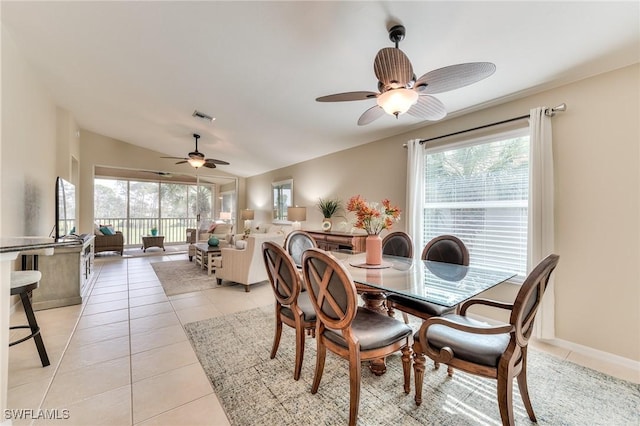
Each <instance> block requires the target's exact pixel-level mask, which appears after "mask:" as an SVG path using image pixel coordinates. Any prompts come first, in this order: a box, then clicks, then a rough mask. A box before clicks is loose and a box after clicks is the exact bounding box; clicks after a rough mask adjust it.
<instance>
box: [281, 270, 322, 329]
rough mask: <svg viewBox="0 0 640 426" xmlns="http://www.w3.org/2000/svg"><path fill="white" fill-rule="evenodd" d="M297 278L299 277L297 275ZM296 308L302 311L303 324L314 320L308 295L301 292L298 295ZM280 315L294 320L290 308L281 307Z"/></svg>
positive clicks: (313, 310)
mask: <svg viewBox="0 0 640 426" xmlns="http://www.w3.org/2000/svg"><path fill="white" fill-rule="evenodd" d="M298 276H299V275H298ZM298 308H300V310H301V311H302V320H303V321H305V322H313V321H315V320H316V311H315V309H313V304H312V303H311V300H310V299H309V294H308V293H307V292H305V291H301V292H300V294H299V295H298ZM280 313H281V314H282V315H284V316H285V317H287V318H289V319H291V320H294V315H293V311H292V310H291V307H290V306H282V307H281V310H280Z"/></svg>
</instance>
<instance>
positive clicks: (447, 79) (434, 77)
mask: <svg viewBox="0 0 640 426" xmlns="http://www.w3.org/2000/svg"><path fill="white" fill-rule="evenodd" d="M494 72H496V66H495V64H493V63H491V62H469V63H466V64H457V65H450V66H448V67H444V68H438V69H437V70H433V71H429V72H428V73H426V74H425V75H423V76H422V77H420V78H419V79H418V80H417V81H416V84H415V86H414V87H415V89H416V90H417V91H418V92H419V93H424V94H434V93H442V92H448V91H449V90H455V89H459V88H460V87H464V86H468V85H470V84H473V83H476V82H478V81H480V80H483V79H485V78H487V77H489V76H490V75H491V74H493V73H494Z"/></svg>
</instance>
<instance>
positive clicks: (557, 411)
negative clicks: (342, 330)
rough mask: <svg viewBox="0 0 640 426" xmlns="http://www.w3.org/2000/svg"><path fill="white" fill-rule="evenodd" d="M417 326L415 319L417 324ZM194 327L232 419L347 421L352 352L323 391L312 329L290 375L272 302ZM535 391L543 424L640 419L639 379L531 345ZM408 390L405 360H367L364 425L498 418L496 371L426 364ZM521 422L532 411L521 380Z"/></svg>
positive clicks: (194, 340)
mask: <svg viewBox="0 0 640 426" xmlns="http://www.w3.org/2000/svg"><path fill="white" fill-rule="evenodd" d="M414 326H415V325H414ZM185 329H186V331H187V335H188V336H189V339H190V340H191V344H192V345H193V347H194V348H195V350H196V354H197V356H198V358H199V360H200V363H201V364H202V366H203V368H204V370H205V372H206V373H207V376H208V377H209V380H210V381H211V383H212V385H213V387H214V389H215V392H216V395H218V398H219V399H220V401H221V403H222V404H223V406H224V409H225V411H226V413H227V416H228V417H229V419H230V421H231V424H233V425H256V424H268V425H302V424H310V425H320V424H322V425H346V424H347V423H348V413H349V374H348V364H347V362H346V361H345V360H343V359H341V358H339V357H337V356H335V355H333V354H331V353H329V352H327V360H326V364H325V370H324V374H323V377H322V381H321V383H320V388H319V390H318V393H317V394H315V395H312V394H311V392H310V389H311V383H312V381H313V373H314V368H315V352H316V351H315V340H314V339H311V338H307V339H306V346H305V358H304V362H303V368H302V375H301V377H300V380H299V381H295V380H293V365H294V358H295V353H294V347H295V346H294V345H295V344H294V337H295V334H294V332H293V330H292V329H291V328H289V327H286V326H285V327H284V329H283V334H282V339H281V341H280V348H279V349H278V354H277V356H276V358H275V359H270V358H269V354H270V351H271V345H272V339H273V331H274V319H273V308H272V307H271V306H269V307H265V308H258V309H252V310H249V311H243V312H239V313H236V314H233V315H226V316H223V317H217V318H211V319H207V320H203V321H198V322H194V323H189V324H186V325H185ZM528 373H529V374H528V379H529V391H530V393H531V399H532V404H533V407H534V410H535V412H536V416H537V418H538V424H540V425H560V424H562V425H587V424H588V425H618V426H620V425H638V424H639V422H640V414H639V413H640V411H639V410H640V386H639V385H636V384H633V383H630V382H626V381H623V380H618V379H616V378H613V377H610V376H607V375H605V374H602V373H599V372H597V371H593V370H590V369H587V368H584V367H581V366H578V365H576V364H573V363H570V362H567V361H562V360H560V359H558V358H555V357H553V356H550V355H546V354H542V353H540V352H536V351H533V350H531V351H529V362H528ZM413 392H414V385H413V375H412V383H411V393H410V394H409V395H406V394H405V393H404V392H403V390H402V362H401V360H400V357H399V356H393V357H390V358H388V359H387V373H386V374H384V375H383V376H381V377H377V376H374V375H373V374H372V373H371V372H369V369H368V368H366V367H365V366H363V368H362V384H361V397H360V411H359V420H358V424H359V425H478V424H487V425H499V424H501V421H500V413H499V411H498V403H497V400H496V385H495V381H494V380H490V379H483V378H480V377H477V376H472V375H468V374H465V373H463V372H460V371H456V372H455V373H454V376H453V378H448V377H447V374H446V368H443V367H441V368H440V369H439V370H432V369H431V370H427V371H426V372H425V381H424V387H423V402H422V405H421V406H420V407H416V405H415V403H414V400H413V397H414V393H413ZM514 411H515V417H516V424H519V425H531V424H533V423H532V422H531V421H530V420H529V418H528V417H527V414H526V411H525V409H524V406H523V404H522V400H521V398H520V394H519V392H518V390H517V384H516V382H515V381H514Z"/></svg>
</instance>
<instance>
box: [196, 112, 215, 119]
mask: <svg viewBox="0 0 640 426" xmlns="http://www.w3.org/2000/svg"><path fill="white" fill-rule="evenodd" d="M192 115H193V116H194V117H196V118H201V119H203V120H207V121H213V120H215V118H213V117H212V116H210V115H208V114H205V113H204V112H200V111H198V110H195V111H193V114H192Z"/></svg>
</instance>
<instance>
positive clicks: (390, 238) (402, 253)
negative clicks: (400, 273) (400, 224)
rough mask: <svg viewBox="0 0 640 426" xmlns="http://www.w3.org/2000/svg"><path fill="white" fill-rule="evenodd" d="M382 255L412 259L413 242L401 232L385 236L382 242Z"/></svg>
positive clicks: (407, 235)
mask: <svg viewBox="0 0 640 426" xmlns="http://www.w3.org/2000/svg"><path fill="white" fill-rule="evenodd" d="M382 254H386V255H389V256H398V257H408V258H412V257H413V241H412V240H411V236H409V234H407V233H406V232H403V231H396V232H391V233H389V234H387V235H386V236H385V237H384V239H383V240H382Z"/></svg>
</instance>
